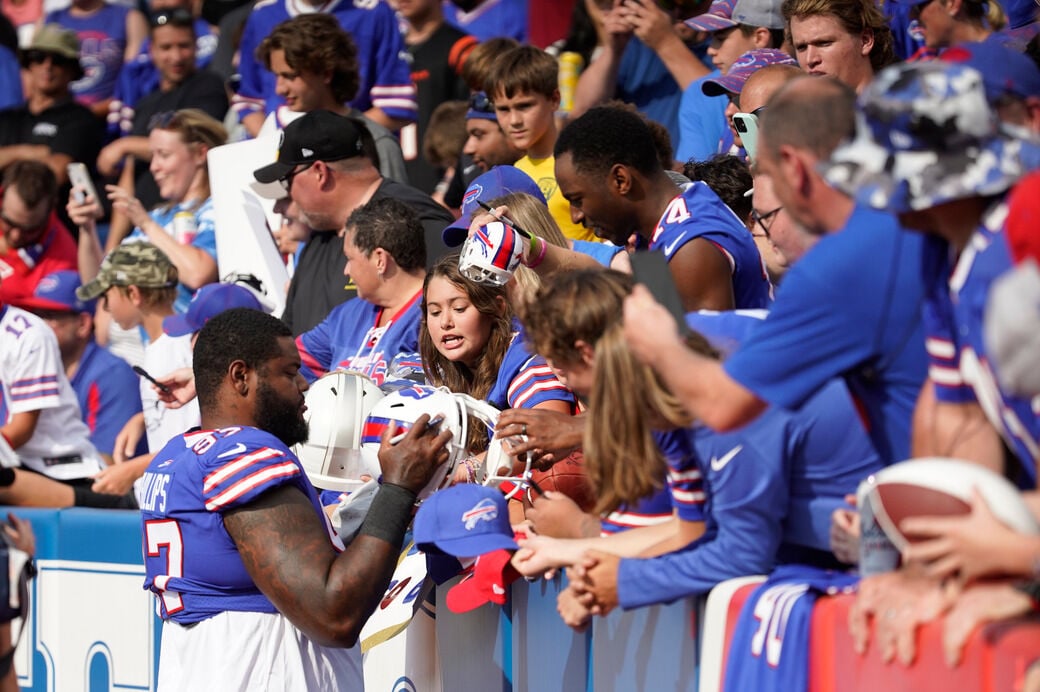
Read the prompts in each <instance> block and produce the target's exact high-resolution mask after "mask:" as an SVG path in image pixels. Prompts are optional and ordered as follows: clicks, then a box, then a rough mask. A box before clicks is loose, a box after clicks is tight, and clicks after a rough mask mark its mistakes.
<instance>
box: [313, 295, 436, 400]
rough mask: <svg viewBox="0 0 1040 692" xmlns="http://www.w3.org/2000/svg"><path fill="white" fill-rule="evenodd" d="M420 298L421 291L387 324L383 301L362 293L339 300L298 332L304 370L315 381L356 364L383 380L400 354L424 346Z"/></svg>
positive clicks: (380, 380)
mask: <svg viewBox="0 0 1040 692" xmlns="http://www.w3.org/2000/svg"><path fill="white" fill-rule="evenodd" d="M421 298H422V291H419V292H418V293H416V294H415V296H413V297H412V300H411V301H410V302H409V303H408V305H407V306H405V307H404V308H402V309H401V310H400V311H399V312H398V313H397V315H395V316H394V319H393V320H392V321H391V322H390V323H389V324H386V325H383V326H379V320H380V318H381V316H382V314H383V309H382V308H381V307H379V306H378V305H373V304H372V303H370V302H368V301H367V300H365V299H363V298H353V299H351V300H348V301H347V302H345V303H340V304H339V305H337V306H336V307H334V308H332V312H330V313H329V315H328V317H326V318H325V319H324V320H322V322H321V323H320V324H319V325H318V326H316V327H314V328H313V329H311V330H310V331H308V332H304V333H303V334H301V335H300V336H298V337H296V347H297V348H298V349H299V351H300V359H301V361H302V362H303V366H302V367H301V368H300V373H301V374H302V375H303V376H304V377H305V378H306V379H307V381H308V382H314V381H315V380H316V379H318V378H319V377H321V376H322V375H324V374H325V373H328V372H331V371H333V370H353V371H355V372H360V373H362V374H364V375H368V376H369V377H371V378H372V379H373V380H375V382H376V384H380V385H381V384H383V381H384V380H385V379H386V374H387V370H388V369H389V367H390V363H391V362H392V361H393V360H394V358H395V357H396V356H398V355H399V354H402V353H415V352H417V351H418V350H419V320H420V317H421V316H422V301H421Z"/></svg>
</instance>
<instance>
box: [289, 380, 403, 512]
mask: <svg viewBox="0 0 1040 692" xmlns="http://www.w3.org/2000/svg"><path fill="white" fill-rule="evenodd" d="M382 399H383V392H382V391H381V390H380V389H379V387H378V386H377V385H376V383H375V382H373V381H372V380H371V379H369V378H368V377H366V376H364V375H361V374H359V373H354V372H348V371H345V370H336V371H334V372H330V373H328V374H327V375H325V376H324V377H322V378H320V379H319V380H318V381H317V382H315V383H314V384H312V385H311V387H310V389H309V390H307V395H306V402H307V410H306V411H305V412H304V418H305V419H306V420H307V424H308V425H309V427H310V436H309V437H308V439H307V441H306V442H301V443H299V444H297V445H294V446H293V452H294V453H295V454H296V456H297V457H298V458H299V460H300V462H301V463H302V464H303V469H304V471H306V472H307V477H308V478H309V479H310V481H311V483H312V484H313V485H314V486H315V487H316V488H322V489H324V490H336V491H340V492H344V491H353V490H356V489H357V488H359V487H361V485H362V484H363V483H364V481H363V480H361V476H362V475H367V476H371V477H372V478H378V477H379V462H378V460H377V461H376V464H375V466H372V465H370V464H366V463H365V462H366V459H365V458H364V457H363V456H362V454H361V435H362V429H363V427H364V425H365V421H366V420H367V419H368V415H369V414H370V413H371V412H372V409H373V407H374V406H375V405H376V404H377V403H378V402H379V401H380V400H382Z"/></svg>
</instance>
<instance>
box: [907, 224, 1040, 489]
mask: <svg viewBox="0 0 1040 692" xmlns="http://www.w3.org/2000/svg"><path fill="white" fill-rule="evenodd" d="M997 207H998V208H997V209H994V211H996V212H997V213H992V212H991V214H989V215H987V219H988V220H990V221H995V222H996V223H995V225H993V226H991V227H990V228H986V227H982V228H980V229H979V230H978V231H977V232H976V233H975V235H974V236H973V237H972V239H971V241H970V242H969V244H968V247H966V248H965V249H964V250H963V251H962V252H961V253H960V256H959V257H958V258H957V260H956V262H954V261H952V260H951V258H950V254H951V253H950V249H949V246H948V244H947V243H946V241H944V240H941V239H939V238H929V241H930V243H929V246H928V251H929V260H930V261H929V262H928V263H927V267H928V268H927V269H926V277H927V279H928V280H929V281H930V282H931V288H930V290H929V292H928V299H927V305H926V310H925V313H924V315H925V329H926V330H927V335H928V340H927V349H928V356H929V376H930V377H931V379H932V380H933V382H935V397H936V399H938V400H939V401H945V402H951V403H960V402H971V401H977V402H978V403H979V405H980V406H981V407H982V409H983V410H984V411H985V412H986V417H987V418H988V419H989V421H990V423H991V424H992V425H993V427H994V428H996V430H997V431H998V432H999V433H1000V435H1001V437H1003V438H1004V441H1005V442H1006V443H1007V445H1008V447H1009V448H1010V449H1011V451H1012V452H1013V453H1014V454H1015V456H1016V458H1017V459H1018V461H1019V463H1020V465H1021V471H1023V472H1024V475H1023V474H1012V475H1013V477H1015V478H1016V480H1018V481H1019V484H1020V485H1021V486H1022V487H1023V488H1035V487H1036V469H1037V463H1038V462H1040V416H1038V414H1037V410H1038V409H1037V406H1036V405H1035V404H1037V403H1040V398H1037V399H1034V400H1030V399H1025V398H1022V397H1018V396H1014V395H1011V394H1008V393H1007V392H1005V391H1004V390H1003V389H1002V388H1001V387H1000V380H999V378H998V377H997V375H996V372H995V367H996V366H995V365H994V364H993V363H991V362H990V360H989V357H988V355H987V351H986V344H985V340H984V338H983V317H984V315H985V311H986V298H987V297H988V295H989V289H990V286H991V285H992V284H993V281H994V280H995V279H996V278H997V277H999V276H1000V275H1001V274H1003V273H1004V272H1006V271H1008V270H1010V269H1011V268H1012V266H1013V265H1014V263H1013V261H1012V259H1011V253H1010V250H1009V249H1008V244H1007V242H1006V241H1005V239H1004V233H1003V230H1002V229H1001V225H1002V224H1003V221H1004V219H1005V218H1006V217H1005V215H1004V214H1003V213H1000V212H1001V211H1002V210H1001V209H1000V208H1003V207H1004V205H1003V203H1001V204H999V205H997Z"/></svg>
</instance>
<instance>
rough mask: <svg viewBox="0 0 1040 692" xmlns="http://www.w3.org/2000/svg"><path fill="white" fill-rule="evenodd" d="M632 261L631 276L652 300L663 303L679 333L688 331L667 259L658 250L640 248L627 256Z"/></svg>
mask: <svg viewBox="0 0 1040 692" xmlns="http://www.w3.org/2000/svg"><path fill="white" fill-rule="evenodd" d="M629 259H630V260H631V262H632V277H633V278H634V279H635V280H636V283H640V284H643V285H644V286H646V287H647V288H648V289H650V293H651V294H653V296H654V300H656V301H657V302H658V303H660V304H661V305H663V306H664V307H665V308H666V309H667V310H668V312H670V313H671V314H672V317H674V318H675V321H676V322H678V323H679V333H680V334H683V335H686V334H689V333H690V327H689V326H688V325H687V324H686V310H685V309H683V304H682V298H680V297H679V289H678V288H676V286H675V279H674V278H672V270H671V269H669V268H668V260H667V259H665V256H664V253H663V252H661V251H660V250H640V251H638V252H634V253H632V255H631V256H630V257H629Z"/></svg>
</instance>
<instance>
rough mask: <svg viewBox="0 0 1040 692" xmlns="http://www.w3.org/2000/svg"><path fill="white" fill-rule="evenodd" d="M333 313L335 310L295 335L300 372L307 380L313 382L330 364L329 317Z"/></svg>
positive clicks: (330, 336)
mask: <svg viewBox="0 0 1040 692" xmlns="http://www.w3.org/2000/svg"><path fill="white" fill-rule="evenodd" d="M333 314H335V311H333V313H332V314H330V315H329V316H328V317H326V318H325V319H324V320H322V321H321V323H320V324H318V325H317V326H316V327H314V328H313V329H311V330H310V331H308V332H304V333H303V334H300V335H299V336H298V337H296V348H298V349H299V351H300V360H301V361H302V366H301V367H300V374H301V375H303V377H304V379H305V380H307V381H308V382H314V381H315V380H316V379H318V378H319V377H321V376H322V375H324V374H325V373H327V372H328V371H329V368H330V367H331V366H332V335H331V332H332V330H333V329H334V327H333V325H332V324H330V318H331V317H332V315H333Z"/></svg>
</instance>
